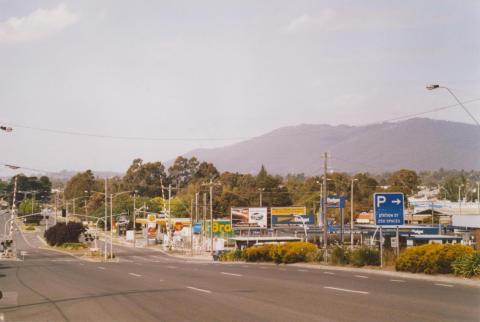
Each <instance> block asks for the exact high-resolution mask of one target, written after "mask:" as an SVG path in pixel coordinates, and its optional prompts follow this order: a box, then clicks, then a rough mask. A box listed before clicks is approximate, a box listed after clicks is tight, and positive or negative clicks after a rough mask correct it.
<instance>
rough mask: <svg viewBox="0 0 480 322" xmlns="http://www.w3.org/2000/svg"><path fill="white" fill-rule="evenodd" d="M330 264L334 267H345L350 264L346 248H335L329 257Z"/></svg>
mask: <svg viewBox="0 0 480 322" xmlns="http://www.w3.org/2000/svg"><path fill="white" fill-rule="evenodd" d="M329 261H330V263H332V264H334V265H347V264H348V263H350V254H349V250H348V248H346V247H342V246H335V247H334V248H333V249H332V253H331V254H330V257H329Z"/></svg>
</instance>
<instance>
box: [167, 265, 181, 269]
mask: <svg viewBox="0 0 480 322" xmlns="http://www.w3.org/2000/svg"><path fill="white" fill-rule="evenodd" d="M166 268H171V269H175V268H178V267H177V266H172V265H168V266H166Z"/></svg>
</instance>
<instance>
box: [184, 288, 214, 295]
mask: <svg viewBox="0 0 480 322" xmlns="http://www.w3.org/2000/svg"><path fill="white" fill-rule="evenodd" d="M187 288H189V289H191V290H194V291H199V292H203V293H208V294H210V293H212V291H209V290H204V289H201V288H196V287H193V286H187Z"/></svg>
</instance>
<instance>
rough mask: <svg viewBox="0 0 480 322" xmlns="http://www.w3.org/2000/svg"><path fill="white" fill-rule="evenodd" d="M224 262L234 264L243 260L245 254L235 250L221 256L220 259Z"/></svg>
mask: <svg viewBox="0 0 480 322" xmlns="http://www.w3.org/2000/svg"><path fill="white" fill-rule="evenodd" d="M218 259H219V260H220V261H222V262H234V261H240V260H243V252H242V251H241V250H240V249H234V250H231V251H228V252H225V253H222V254H220V257H219V258H218Z"/></svg>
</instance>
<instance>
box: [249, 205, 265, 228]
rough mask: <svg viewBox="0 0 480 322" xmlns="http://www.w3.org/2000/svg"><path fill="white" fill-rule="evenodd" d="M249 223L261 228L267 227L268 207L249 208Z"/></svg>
mask: <svg viewBox="0 0 480 322" xmlns="http://www.w3.org/2000/svg"><path fill="white" fill-rule="evenodd" d="M248 223H249V224H254V225H257V226H258V227H260V228H266V227H267V208H248Z"/></svg>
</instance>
